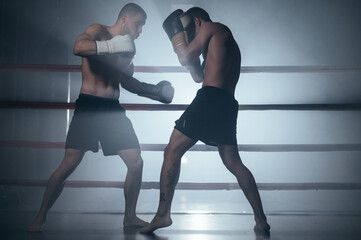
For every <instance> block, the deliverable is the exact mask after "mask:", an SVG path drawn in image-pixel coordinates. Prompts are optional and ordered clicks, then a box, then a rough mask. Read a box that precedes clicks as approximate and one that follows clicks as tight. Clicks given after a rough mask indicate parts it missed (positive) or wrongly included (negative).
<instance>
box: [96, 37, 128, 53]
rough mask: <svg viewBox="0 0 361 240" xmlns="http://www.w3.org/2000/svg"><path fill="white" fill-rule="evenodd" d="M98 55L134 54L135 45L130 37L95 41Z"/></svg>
mask: <svg viewBox="0 0 361 240" xmlns="http://www.w3.org/2000/svg"><path fill="white" fill-rule="evenodd" d="M95 43H96V45H97V54H98V55H101V54H112V53H134V54H135V44H134V41H133V39H132V38H131V37H130V36H129V35H124V36H123V35H117V36H115V37H113V38H112V39H109V40H106V41H95Z"/></svg>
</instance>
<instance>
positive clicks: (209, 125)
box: [174, 86, 238, 146]
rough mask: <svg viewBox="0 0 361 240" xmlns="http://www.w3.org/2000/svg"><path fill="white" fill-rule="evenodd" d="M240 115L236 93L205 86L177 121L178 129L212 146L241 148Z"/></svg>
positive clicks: (176, 127) (176, 126)
mask: <svg viewBox="0 0 361 240" xmlns="http://www.w3.org/2000/svg"><path fill="white" fill-rule="evenodd" d="M237 115H238V102H237V101H236V100H235V98H234V96H233V95H232V94H230V93H229V92H227V91H225V90H223V89H220V88H216V87H211V86H205V87H203V88H201V89H200V90H198V92H197V95H196V97H195V98H194V100H193V101H192V103H191V104H190V105H189V106H188V108H187V109H186V110H185V111H184V113H183V114H182V115H181V117H180V118H179V119H178V120H177V121H175V127H174V128H175V129H177V130H178V131H180V132H181V133H183V134H184V135H186V136H188V137H189V138H191V139H193V140H196V141H198V140H200V141H202V142H204V143H205V144H208V145H213V146H217V145H219V144H220V145H237V138H236V134H237V129H236V128H237V126H236V125H237Z"/></svg>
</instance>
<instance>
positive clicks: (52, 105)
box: [0, 101, 361, 111]
mask: <svg viewBox="0 0 361 240" xmlns="http://www.w3.org/2000/svg"><path fill="white" fill-rule="evenodd" d="M121 106H123V107H124V108H125V109H127V110H133V111H183V110H185V109H186V108H187V106H188V105H186V104H121ZM0 108H32V109H74V108H75V104H74V103H67V102H20V101H3V102H0ZM238 109H239V110H256V111H263V110H298V111H302V110H305V111H310V110H317V111H320V110H325V111H359V110H361V104H360V103H354V104H249V105H239V107H238Z"/></svg>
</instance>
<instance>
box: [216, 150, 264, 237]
mask: <svg viewBox="0 0 361 240" xmlns="http://www.w3.org/2000/svg"><path fill="white" fill-rule="evenodd" d="M218 152H219V154H220V156H221V158H222V161H223V164H224V165H225V166H226V168H227V169H228V170H229V171H230V172H231V173H232V174H233V175H234V176H235V177H236V178H237V181H238V184H239V186H240V187H241V189H242V191H243V192H244V194H245V196H246V198H247V200H248V201H249V203H250V204H251V207H252V209H253V212H254V217H255V221H256V225H255V228H254V230H255V231H256V232H257V231H259V232H264V233H267V232H268V233H269V230H270V226H269V224H268V223H267V218H266V215H265V214H264V212H263V207H262V202H261V197H260V195H259V192H258V188H257V185H256V181H255V180H254V177H253V174H252V173H251V171H250V170H249V169H248V168H247V167H246V166H245V165H244V164H243V163H242V160H241V158H240V156H239V153H238V147H237V145H219V146H218Z"/></svg>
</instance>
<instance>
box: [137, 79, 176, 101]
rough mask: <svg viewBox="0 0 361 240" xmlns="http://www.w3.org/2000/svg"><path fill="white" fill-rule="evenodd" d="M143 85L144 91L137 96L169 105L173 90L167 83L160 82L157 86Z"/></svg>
mask: <svg viewBox="0 0 361 240" xmlns="http://www.w3.org/2000/svg"><path fill="white" fill-rule="evenodd" d="M144 84H145V86H146V87H145V89H146V91H145V92H143V93H138V95H139V96H142V97H147V98H150V99H153V100H156V101H159V102H162V103H171V102H172V100H173V96H174V88H173V87H172V84H171V83H170V82H168V81H161V82H159V83H158V84H157V85H151V84H146V83H144Z"/></svg>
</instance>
